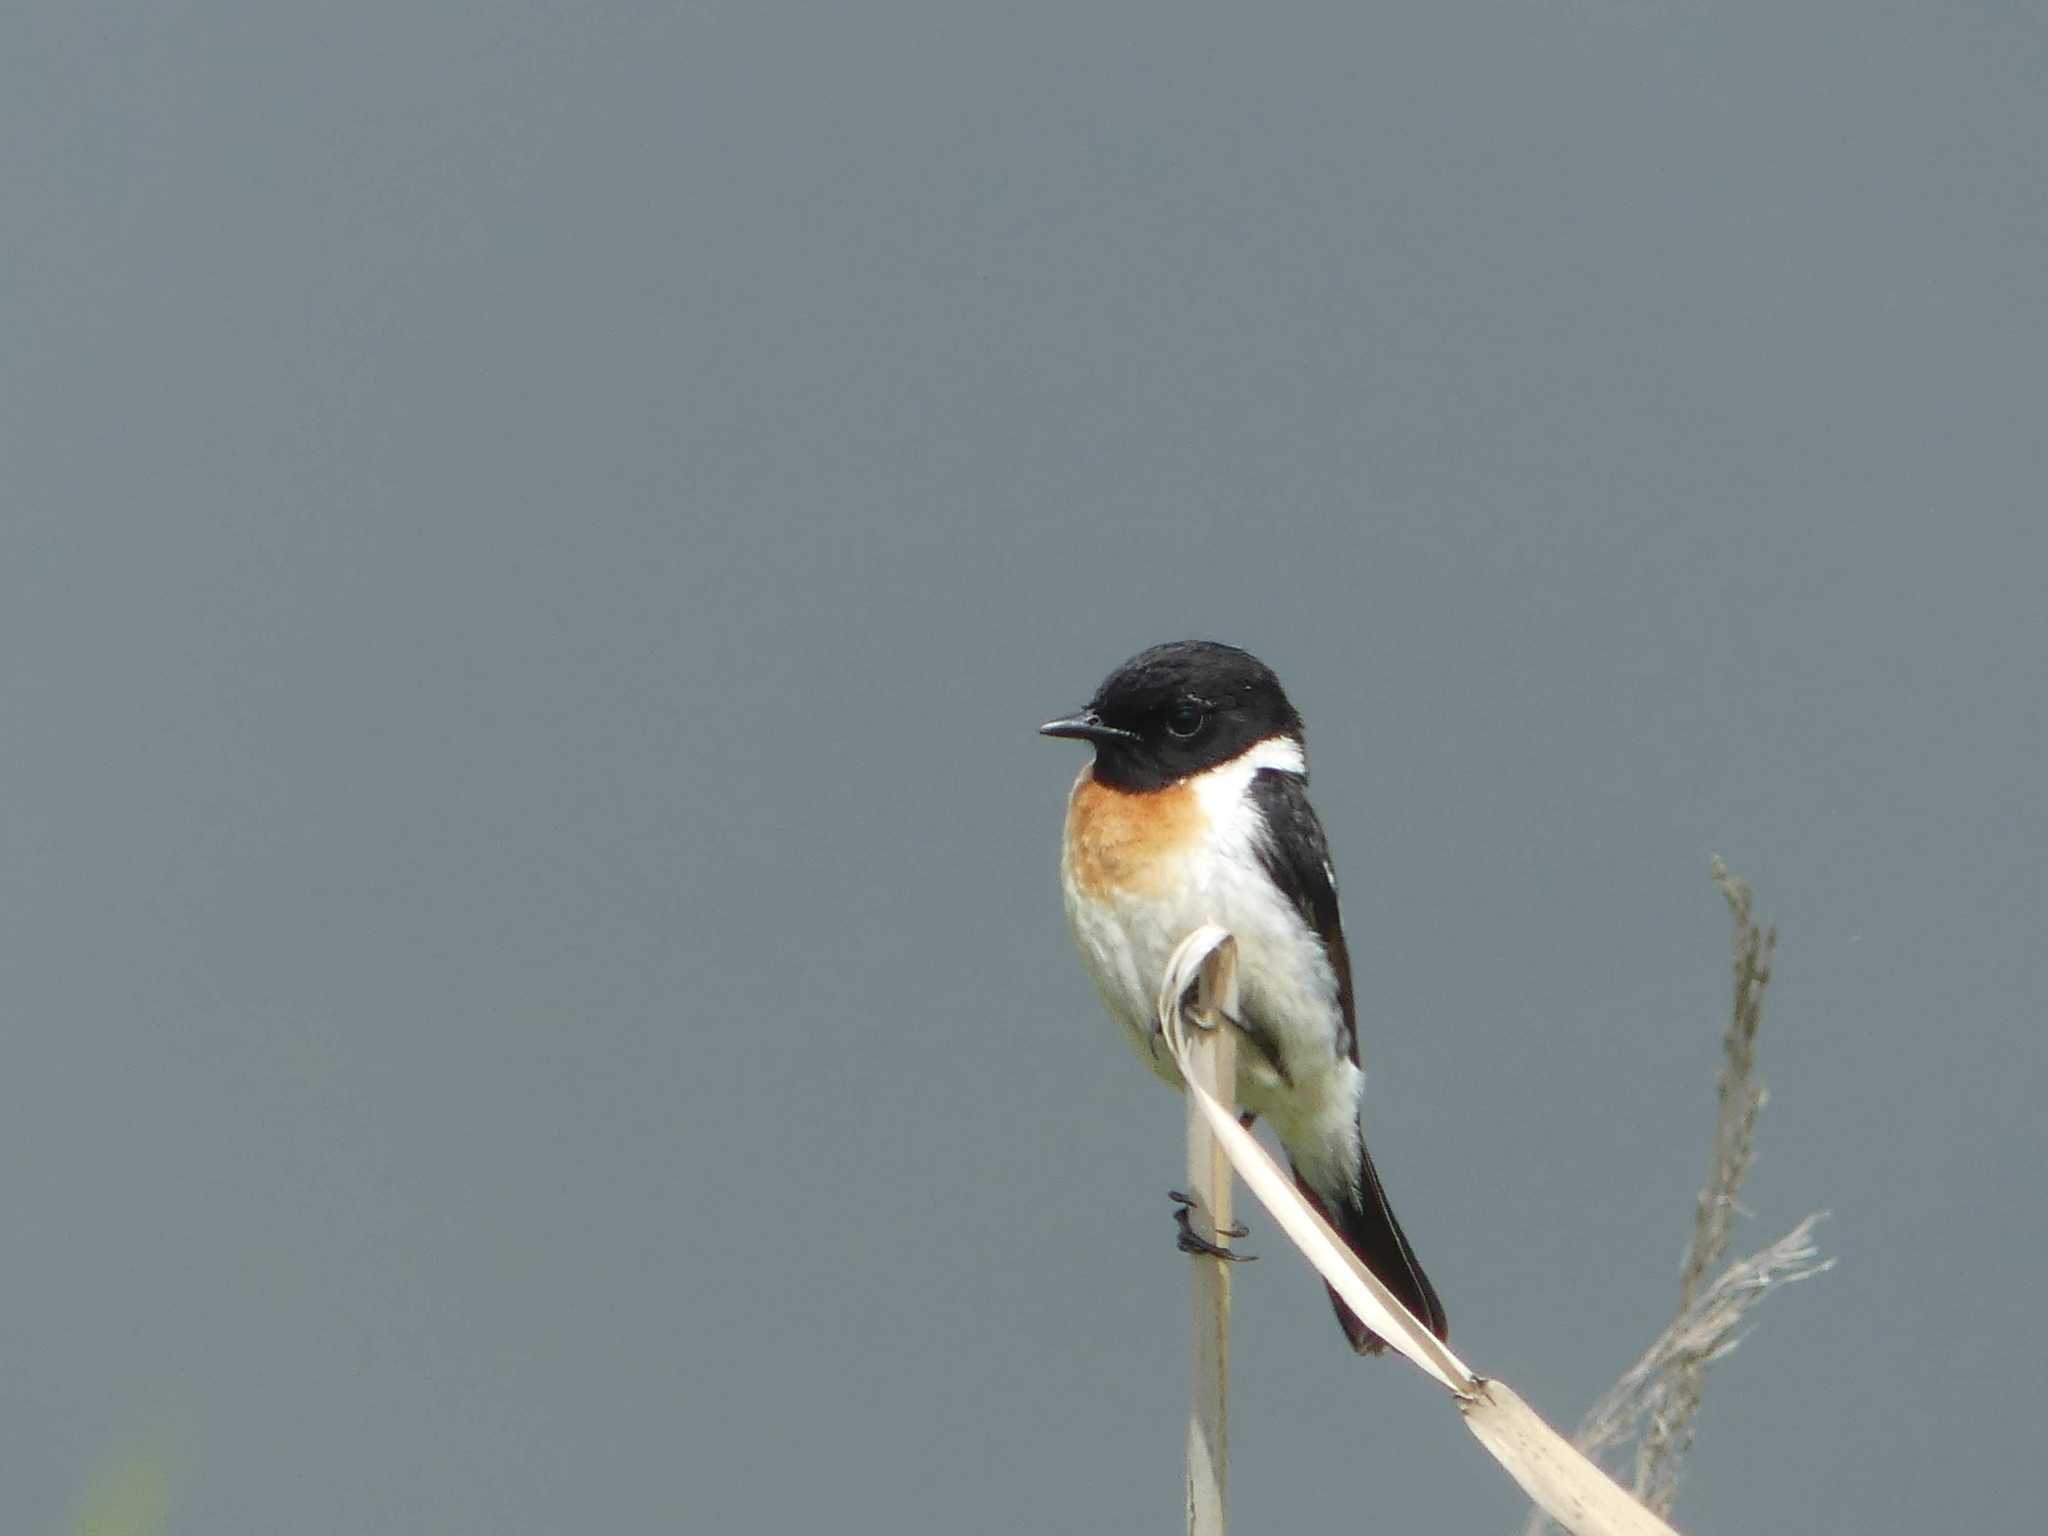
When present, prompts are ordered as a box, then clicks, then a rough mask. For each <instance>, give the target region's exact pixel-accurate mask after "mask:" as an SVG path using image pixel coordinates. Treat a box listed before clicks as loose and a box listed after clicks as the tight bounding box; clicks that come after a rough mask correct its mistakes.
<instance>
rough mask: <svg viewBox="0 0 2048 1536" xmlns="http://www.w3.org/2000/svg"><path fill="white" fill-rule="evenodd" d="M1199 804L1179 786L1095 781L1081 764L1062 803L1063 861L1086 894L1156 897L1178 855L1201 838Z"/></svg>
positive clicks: (1169, 880)
mask: <svg viewBox="0 0 2048 1536" xmlns="http://www.w3.org/2000/svg"><path fill="white" fill-rule="evenodd" d="M1202 821H1203V817H1202V808H1201V804H1200V802H1198V801H1197V800H1196V799H1195V792H1194V791H1193V790H1192V789H1190V788H1189V787H1188V786H1187V785H1185V784H1177V785H1175V786H1173V787H1172V788H1171V789H1155V790H1148V791H1145V792H1143V793H1133V792H1132V791H1130V790H1123V789H1113V788H1111V787H1110V786H1108V785H1106V784H1098V783H1096V782H1095V772H1094V770H1093V768H1092V767H1091V768H1083V769H1082V770H1081V776H1080V778H1078V779H1076V780H1075V781H1074V793H1073V795H1072V796H1071V797H1070V798H1069V799H1068V801H1067V865H1068V870H1069V872H1070V873H1071V875H1072V877H1073V880H1074V883H1075V884H1076V885H1077V886H1079V887H1080V889H1081V890H1082V891H1083V892H1084V893H1086V894H1087V895H1090V896H1108V895H1110V894H1112V893H1116V892H1128V893H1131V894H1134V895H1159V894H1161V893H1163V892H1164V891H1165V890H1167V889H1168V888H1169V887H1171V886H1172V885H1173V884H1174V882H1175V880H1176V878H1177V867H1178V865H1179V862H1180V861H1179V856H1180V855H1181V854H1183V853H1185V852H1187V851H1188V850H1190V849H1192V848H1193V847H1194V846H1195V844H1196V843H1197V842H1199V841H1200V839H1201V836H1202V830H1203V828H1202Z"/></svg>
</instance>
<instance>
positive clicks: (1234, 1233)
mask: <svg viewBox="0 0 2048 1536" xmlns="http://www.w3.org/2000/svg"><path fill="white" fill-rule="evenodd" d="M1166 1196H1167V1198H1168V1199H1169V1200H1171V1201H1172V1202H1173V1203H1174V1205H1175V1206H1177V1207H1178V1209H1177V1210H1175V1211H1174V1213H1173V1221H1174V1225H1175V1226H1177V1227H1179V1228H1180V1231H1179V1233H1178V1235H1176V1236H1175V1238H1174V1240H1173V1245H1174V1247H1176V1248H1178V1249H1179V1250H1180V1251H1181V1252H1182V1253H1190V1254H1194V1255H1196V1256H1197V1257H1200V1258H1210V1259H1221V1260H1223V1261H1224V1262H1225V1263H1226V1264H1255V1263H1257V1262H1258V1257H1259V1256H1258V1255H1257V1254H1255V1253H1233V1252H1231V1251H1230V1250H1229V1249H1228V1248H1225V1247H1224V1246H1222V1244H1220V1243H1212V1242H1210V1241H1209V1239H1208V1238H1206V1237H1204V1236H1202V1234H1201V1233H1199V1232H1197V1231H1196V1230H1195V1228H1194V1222H1193V1216H1194V1208H1195V1206H1196V1205H1198V1204H1199V1203H1200V1202H1199V1201H1197V1200H1196V1199H1195V1198H1194V1196H1192V1195H1184V1194H1182V1193H1181V1192H1180V1191H1179V1190H1177V1189H1169V1190H1168V1191H1167V1192H1166ZM1216 1235H1217V1236H1218V1237H1229V1238H1238V1237H1249V1236H1250V1235H1251V1228H1250V1227H1245V1226H1234V1227H1222V1228H1219V1229H1218V1230H1217V1233H1216Z"/></svg>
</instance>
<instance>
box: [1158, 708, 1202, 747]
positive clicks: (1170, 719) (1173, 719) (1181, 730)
mask: <svg viewBox="0 0 2048 1536" xmlns="http://www.w3.org/2000/svg"><path fill="white" fill-rule="evenodd" d="M1205 718H1206V716H1205V714H1204V712H1203V710H1202V706H1201V705H1199V704H1197V703H1196V702H1195V701H1194V700H1193V699H1182V700H1181V701H1180V702H1179V703H1177V704H1169V705H1168V706H1167V708H1166V728H1167V730H1169V731H1171V732H1172V733H1173V734H1174V735H1176V736H1178V737H1180V738H1181V739H1182V740H1183V741H1185V740H1186V739H1187V738H1188V737H1190V736H1192V735H1194V734H1195V732H1197V731H1199V730H1200V729H1201V728H1202V721H1203V720H1204V719H1205Z"/></svg>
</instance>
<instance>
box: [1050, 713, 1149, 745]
mask: <svg viewBox="0 0 2048 1536" xmlns="http://www.w3.org/2000/svg"><path fill="white" fill-rule="evenodd" d="M1038 734H1039V735H1041V736H1061V737H1066V738H1068V739H1069V740H1073V741H1094V742H1104V741H1137V740H1139V739H1140V738H1139V736H1138V733H1137V732H1136V731H1126V730H1120V729H1118V728H1117V727H1116V726H1113V725H1104V724H1103V723H1102V717H1101V716H1100V715H1098V714H1096V713H1095V711H1094V710H1092V709H1084V710H1082V711H1081V713H1079V714H1078V715H1069V716H1067V717H1066V719H1064V720H1048V721H1046V722H1045V724H1043V725H1041V726H1040V727H1039V728H1038Z"/></svg>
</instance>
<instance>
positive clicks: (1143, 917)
mask: <svg viewBox="0 0 2048 1536" xmlns="http://www.w3.org/2000/svg"><path fill="white" fill-rule="evenodd" d="M1039 729H1040V731H1041V732H1042V733H1043V734H1044V735H1047V736H1059V737H1069V738H1072V739H1074V740H1078V741H1086V742H1090V743H1092V744H1093V745H1094V747H1095V760H1094V762H1092V763H1090V764H1088V765H1086V766H1084V767H1083V768H1082V769H1081V773H1080V777H1078V778H1077V779H1075V781H1074V788H1073V792H1072V794H1071V795H1070V796H1069V797H1068V802H1067V824H1066V837H1065V840H1064V842H1063V843H1062V846H1061V852H1060V883H1061V885H1062V887H1063V889H1064V891H1065V895H1066V907H1067V920H1068V922H1069V924H1070V925H1071V926H1072V928H1073V931H1074V941H1075V943H1076V944H1078V945H1079V946H1080V950H1081V958H1082V960H1083V961H1084V962H1085V963H1086V965H1087V968H1088V973H1089V975H1090V976H1091V977H1093V978H1094V981H1095V985H1096V987H1097V988H1098V989H1099V990H1100V991H1101V993H1102V1000H1103V1002H1104V1003H1105V1004H1106V1005H1107V1006H1108V1008H1109V1012H1110V1015H1111V1017H1113V1018H1114V1019H1115V1020H1116V1022H1117V1023H1118V1024H1119V1025H1120V1026H1121V1027H1122V1029H1123V1032H1124V1036H1125V1038H1126V1039H1127V1040H1128V1041H1129V1042H1130V1045H1131V1048H1132V1049H1133V1050H1135V1051H1136V1052H1137V1053H1138V1055H1139V1057H1140V1058H1141V1059H1142V1060H1144V1062H1145V1063H1146V1064H1147V1065H1148V1066H1150V1067H1151V1068H1152V1070H1153V1071H1154V1072H1156V1073H1158V1074H1159V1075H1160V1076H1161V1077H1162V1078H1164V1079H1165V1080H1166V1081H1167V1082H1169V1083H1171V1084H1173V1085H1174V1086H1175V1087H1180V1086H1182V1084H1181V1078H1180V1072H1179V1069H1178V1068H1176V1067H1175V1066H1174V1063H1173V1057H1172V1055H1171V1053H1170V1052H1169V1051H1168V1050H1167V1048H1166V1044H1165V1041H1164V1040H1162V1039H1161V1038H1160V1035H1159V1029H1158V1025H1157V1022H1156V1017H1155V1015H1154V1012H1153V1009H1154V999H1155V998H1156V996H1157V994H1158V990H1159V984H1160V981H1161V979H1162V978H1163V977H1164V975H1165V972H1166V963H1167V960H1168V958H1169V957H1170V956H1171V955H1172V953H1173V950H1174V947H1175V946H1176V945H1177V944H1178V943H1179V942H1180V941H1181V940H1182V939H1183V938H1185V937H1186V936H1187V935H1188V934H1189V933H1190V932H1192V931H1193V930H1194V929H1195V928H1197V927H1199V926H1201V925H1202V924H1203V923H1217V924H1220V925H1221V926H1222V927H1224V928H1227V929H1229V930H1230V931H1231V932H1232V933H1233V934H1235V935H1236V936H1237V944H1238V984H1239V997H1240V1022H1241V1025H1242V1028H1243V1033H1244V1038H1245V1041H1246V1046H1245V1048H1244V1049H1241V1050H1240V1052H1239V1055H1238V1073H1237V1098H1238V1102H1239V1104H1240V1105H1241V1106H1243V1108H1244V1109H1246V1110H1247V1111H1249V1112H1250V1113H1251V1114H1253V1115H1262V1116H1264V1117H1265V1118H1266V1120H1267V1121H1269V1122H1270V1123H1271V1124H1272V1126H1273V1128H1274V1130H1275V1132H1277V1133H1278V1135H1279V1137H1280V1141H1281V1144H1282V1145H1283V1146H1284V1147H1285V1148H1286V1149H1287V1155H1288V1158H1289V1159H1290V1160H1291V1162H1292V1164H1293V1168H1294V1179H1295V1183H1296V1184H1297V1185H1298V1186H1299V1187H1300V1188H1301V1190H1302V1192H1303V1193H1304V1194H1306V1195H1307V1196H1308V1197H1309V1198H1310V1199H1311V1200H1312V1201H1313V1202H1314V1203H1315V1204H1316V1206H1317V1207H1318V1208H1319V1209H1320V1210H1321V1211H1322V1213H1323V1214H1324V1215H1325V1216H1326V1217H1327V1218H1328V1219H1329V1221H1330V1224H1331V1225H1332V1226H1333V1227H1335V1228H1336V1229H1337V1231H1338V1232H1339V1233H1341V1234H1342V1235H1343V1237H1344V1240H1345V1241H1346V1242H1347V1243H1348V1244H1349V1245H1350V1246H1351V1248H1352V1250H1353V1252H1355V1253H1356V1254H1357V1255H1358V1257H1359V1258H1360V1259H1361V1260H1363V1261H1364V1263H1365V1266H1366V1267H1367V1268H1368V1269H1370V1270H1371V1271H1372V1272H1373V1273H1374V1274H1375V1275H1377V1276H1378V1277H1379V1278H1380V1280H1381V1281H1383V1282H1384V1283H1385V1284H1386V1286H1387V1288H1388V1289H1389V1290H1391V1291H1392V1292H1393V1293H1394V1294H1395V1295H1396V1296H1398V1297H1400V1298H1401V1300H1402V1302H1403V1303H1404V1304H1406V1306H1407V1308H1408V1310H1409V1311H1410V1312H1413V1313H1414V1314H1415V1316H1416V1317H1417V1318H1419V1319H1421V1321H1422V1322H1423V1323H1425V1324H1427V1325H1428V1327H1429V1328H1430V1330H1431V1331H1432V1332H1434V1333H1435V1334H1436V1335H1437V1337H1438V1338H1448V1337H1449V1325H1448V1324H1447V1323H1446V1321H1445V1319H1444V1309H1443V1304H1442V1303H1441V1302H1439V1301H1438V1300H1437V1295H1436V1289H1435V1287H1433V1286H1432V1285H1431V1284H1430V1283H1429V1277H1428V1276H1426V1275H1425V1274H1423V1272H1422V1266H1421V1265H1420V1264H1419V1263H1417V1262H1416V1259H1415V1253H1414V1250H1413V1249H1411V1248H1410V1247H1409V1246H1408V1239H1407V1237H1406V1235H1405V1234H1404V1233H1403V1232H1402V1231H1401V1224H1400V1223H1399V1222H1398V1221H1396V1220H1395V1219H1394V1212H1393V1209H1392V1208H1391V1207H1390V1206H1389V1205H1388V1204H1387V1196H1386V1191H1385V1190H1384V1189H1382V1188H1381V1187H1380V1179H1379V1174H1378V1173H1377V1172H1376V1171H1375V1170H1374V1168H1373V1165H1372V1157H1371V1156H1370V1155H1369V1154H1368V1153H1367V1151H1366V1149H1365V1137H1364V1133H1363V1132H1362V1131H1361V1129H1360V1127H1359V1120H1358V1112H1359V1103H1360V1100H1361V1099H1362V1098H1363V1096H1364V1092H1365V1073H1364V1072H1363V1071H1361V1070H1360V1068H1359V1061H1358V1029H1357V1020H1356V1017H1355V1003H1354V999H1353V995H1352V990H1351V961H1350V957H1349V955H1348V953H1347V952H1346V950H1345V947H1344V926H1343V923H1342V922H1341V921H1340V920H1339V918H1338V915H1337V875H1336V871H1335V870H1334V869H1332V868H1331V865H1330V852H1329V846H1328V844H1327V843H1326V842H1325V840H1324V837H1323V828H1322V823H1321V822H1319V821H1317V820H1316V813H1315V811H1314V809H1313V808H1312V807H1311V806H1310V805H1309V803H1308V788H1307V786H1308V758H1307V753H1306V749H1305V747H1304V745H1303V736H1302V722H1301V716H1300V715H1299V714H1297V713H1295V709H1294V706H1293V705H1292V704H1290V703H1289V702H1288V700H1287V695H1286V693H1285V692H1283V691H1282V689H1281V687H1280V679H1279V678H1277V677H1275V676H1274V675H1273V672H1272V670H1271V669H1270V668H1269V667H1267V666H1266V665H1265V663H1263V662H1261V661H1260V660H1259V659H1258V658H1257V657H1255V656H1252V655H1249V654H1248V653H1246V652H1244V651H1241V650H1238V649H1237V648H1236V647H1234V646H1228V645H1220V644H1217V643H1215V642H1213V641H1206V640H1183V641H1178V642H1175V643H1174V644H1171V645H1158V646H1154V647H1153V648H1152V649H1150V650H1148V651H1142V652H1140V653H1139V654H1138V655H1136V656H1133V657H1132V658H1131V659H1130V660H1129V661H1127V662H1125V663H1124V664H1123V665H1122V666H1120V667H1118V668H1117V669H1116V670H1115V671H1114V672H1112V673H1110V675H1109V677H1108V678H1107V679H1106V680H1105V681H1104V682H1103V684H1102V686H1101V687H1100V688H1098V689H1096V690H1095V697H1094V698H1093V699H1092V700H1090V701H1089V704H1088V707H1087V708H1086V709H1084V710H1082V711H1081V712H1080V713H1079V714H1076V715H1070V716H1068V717H1067V718H1065V719H1063V720H1053V721H1050V722H1048V723H1047V724H1045V725H1043V726H1041V727H1040V728H1039ZM1330 1299H1331V1301H1332V1302H1333V1303H1334V1304H1335V1305H1336V1308H1337V1320H1338V1321H1339V1322H1340V1323H1341V1324H1343V1327H1344V1334H1345V1337H1346V1338H1347V1339H1349V1340H1350V1341H1351V1347H1352V1348H1353V1349H1355V1350H1357V1351H1358V1352H1359V1353H1360V1354H1378V1353H1379V1352H1380V1351H1381V1350H1382V1349H1384V1348H1385V1344H1384V1342H1383V1341H1382V1340H1381V1339H1380V1338H1379V1336H1378V1335H1377V1334H1375V1333H1373V1332H1372V1331H1371V1330H1370V1329H1369V1328H1367V1327H1366V1326H1365V1324H1364V1323H1363V1322H1361V1321H1360V1320H1359V1319H1358V1317H1357V1316H1356V1315H1355V1314H1354V1313H1353V1312H1352V1311H1351V1310H1350V1308H1348V1307H1346V1306H1345V1305H1344V1303H1343V1302H1342V1301H1340V1300H1338V1298H1337V1296H1336V1294H1335V1292H1332V1293H1331V1297H1330Z"/></svg>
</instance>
